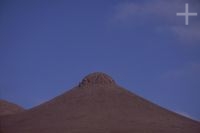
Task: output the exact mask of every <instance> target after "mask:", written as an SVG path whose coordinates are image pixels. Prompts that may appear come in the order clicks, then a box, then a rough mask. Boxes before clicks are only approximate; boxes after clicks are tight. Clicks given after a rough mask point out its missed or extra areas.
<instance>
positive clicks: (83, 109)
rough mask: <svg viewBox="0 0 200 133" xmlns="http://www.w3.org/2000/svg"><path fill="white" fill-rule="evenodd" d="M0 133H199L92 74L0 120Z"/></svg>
mask: <svg viewBox="0 0 200 133" xmlns="http://www.w3.org/2000/svg"><path fill="white" fill-rule="evenodd" d="M0 124H1V130H0V131H1V132H2V133H200V123H199V122H197V121H194V120H191V119H189V118H186V117H183V116H181V115H178V114H176V113H173V112H171V111H168V110H166V109H164V108H162V107H160V106H158V105H156V104H153V103H151V102H149V101H147V100H145V99H143V98H141V97H140V96H137V95H136V94H134V93H131V92H129V91H127V90H126V89H124V88H122V87H120V86H119V85H117V84H116V83H115V81H114V80H113V79H112V78H111V77H110V76H108V75H106V74H104V73H92V74H90V75H88V76H86V77H85V78H84V79H83V80H82V81H81V83H80V84H79V85H78V86H76V87H74V88H73V89H71V90H70V91H68V92H66V93H64V94H62V95H60V96H57V97H56V98H54V99H52V100H50V101H48V102H46V103H43V104H41V105H39V106H37V107H34V108H32V109H29V110H27V111H24V112H22V113H19V114H16V115H12V116H4V117H1V123H0Z"/></svg>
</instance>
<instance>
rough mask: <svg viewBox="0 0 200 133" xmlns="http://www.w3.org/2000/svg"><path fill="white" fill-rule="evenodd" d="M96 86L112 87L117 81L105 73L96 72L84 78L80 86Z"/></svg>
mask: <svg viewBox="0 0 200 133" xmlns="http://www.w3.org/2000/svg"><path fill="white" fill-rule="evenodd" d="M92 84H93V85H94V84H103V85H105V84H107V85H109V84H110V85H112V84H115V81H114V80H113V79H112V78H111V77H110V76H108V75H107V74H105V73H102V72H95V73H91V74H89V75H87V76H86V77H85V78H83V80H82V82H81V83H80V84H79V85H80V86H87V85H92Z"/></svg>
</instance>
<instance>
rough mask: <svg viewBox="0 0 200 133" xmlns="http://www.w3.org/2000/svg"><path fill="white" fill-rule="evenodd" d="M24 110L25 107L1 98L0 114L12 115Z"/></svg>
mask: <svg viewBox="0 0 200 133" xmlns="http://www.w3.org/2000/svg"><path fill="white" fill-rule="evenodd" d="M22 111H24V109H23V108H22V107H20V106H18V105H16V104H14V103H11V102H8V101H5V100H0V116H3V115H11V114H16V113H19V112H22Z"/></svg>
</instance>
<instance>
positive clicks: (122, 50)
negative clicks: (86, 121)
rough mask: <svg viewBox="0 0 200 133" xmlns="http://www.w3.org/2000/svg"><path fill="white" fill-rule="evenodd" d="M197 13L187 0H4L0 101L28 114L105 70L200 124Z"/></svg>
mask: <svg viewBox="0 0 200 133" xmlns="http://www.w3.org/2000/svg"><path fill="white" fill-rule="evenodd" d="M186 2H188V3H189V6H190V11H192V12H198V13H199V14H200V10H199V9H200V8H199V7H200V4H199V2H198V1H195V0H192V1H186V0H185V1H184V0H173V1H172V0H169V1H164V0H151V1H144V0H143V1H142V0H140V1H139V0H132V1H131V0H127V1H126V0H118V1H117V0H110V1H108V0H99V1H94V0H90V1H88V0H78V1H73V0H65V1H64V0H56V1H54V0H42V1H41V0H34V1H27V0H18V1H16V0H1V1H0V98H2V99H6V100H8V101H11V102H14V103H17V104H19V105H22V106H23V107H25V108H31V107H33V106H36V105H38V104H40V103H42V102H44V101H47V100H50V99H51V98H53V97H55V96H57V95H59V94H61V93H63V92H65V91H67V90H69V89H71V88H72V87H74V86H75V85H77V84H78V83H79V81H80V80H81V79H82V78H83V77H84V76H85V75H87V74H89V73H91V72H95V71H102V72H105V73H107V74H109V75H110V76H112V77H113V78H114V79H115V80H116V82H118V84H120V85H121V86H123V87H125V88H127V89H129V90H130V91H132V92H135V93H137V94H139V95H140V96H143V97H145V98H147V99H149V100H151V101H153V102H155V103H157V104H159V105H161V106H163V107H166V108H168V109H170V110H173V111H176V112H178V113H180V114H184V115H187V116H188V117H192V118H194V119H198V120H200V102H199V101H200V97H199V94H200V81H199V80H200V18H199V16H198V17H190V22H189V26H185V25H184V17H177V16H176V12H184V7H185V3H186Z"/></svg>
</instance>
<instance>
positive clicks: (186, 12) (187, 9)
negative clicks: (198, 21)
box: [176, 3, 197, 25]
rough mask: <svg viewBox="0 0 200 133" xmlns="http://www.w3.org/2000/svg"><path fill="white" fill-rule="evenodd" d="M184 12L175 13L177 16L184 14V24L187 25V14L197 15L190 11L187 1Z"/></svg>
mask: <svg viewBox="0 0 200 133" xmlns="http://www.w3.org/2000/svg"><path fill="white" fill-rule="evenodd" d="M185 10H186V11H185V12H184V13H176V15H177V16H185V25H189V16H197V13H190V12H189V6H188V3H186V4H185Z"/></svg>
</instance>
